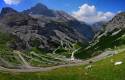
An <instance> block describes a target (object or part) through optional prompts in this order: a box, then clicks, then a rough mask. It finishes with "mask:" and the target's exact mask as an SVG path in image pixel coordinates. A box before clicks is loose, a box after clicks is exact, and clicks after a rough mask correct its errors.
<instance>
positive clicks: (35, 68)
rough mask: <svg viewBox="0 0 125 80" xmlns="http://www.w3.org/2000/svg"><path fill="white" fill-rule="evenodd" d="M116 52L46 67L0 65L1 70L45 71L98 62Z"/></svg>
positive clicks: (107, 52)
mask: <svg viewBox="0 0 125 80" xmlns="http://www.w3.org/2000/svg"><path fill="white" fill-rule="evenodd" d="M114 54H116V51H106V52H103V53H102V54H100V55H98V56H95V57H93V58H91V59H88V60H85V61H81V62H79V63H73V64H65V65H58V66H52V67H46V68H41V67H34V68H33V67H32V68H30V69H8V68H4V67H0V70H1V71H10V72H43V71H50V70H54V69H57V68H61V67H70V66H79V65H86V64H89V63H90V61H92V62H96V61H99V60H102V59H104V58H106V57H110V56H113V55H114Z"/></svg>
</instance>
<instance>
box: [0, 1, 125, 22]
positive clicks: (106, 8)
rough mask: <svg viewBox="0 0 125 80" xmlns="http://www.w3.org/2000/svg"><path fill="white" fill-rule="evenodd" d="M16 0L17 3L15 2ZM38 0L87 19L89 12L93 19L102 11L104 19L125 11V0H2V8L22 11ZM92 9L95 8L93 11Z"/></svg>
mask: <svg viewBox="0 0 125 80" xmlns="http://www.w3.org/2000/svg"><path fill="white" fill-rule="evenodd" d="M5 1H6V3H5ZM14 1H15V2H16V3H14ZM7 2H8V3H7ZM9 2H10V3H9ZM11 2H12V3H11ZM38 2H40V3H43V4H45V5H46V6H48V7H49V8H51V9H55V10H63V11H65V12H67V13H69V14H71V15H74V16H75V17H76V18H78V19H79V20H82V19H86V17H85V15H88V14H87V13H89V15H90V16H92V19H93V18H95V17H96V18H97V17H98V16H100V12H101V15H103V16H101V18H103V19H104V17H105V16H104V15H106V18H107V19H108V18H109V17H107V14H108V16H109V15H110V16H113V14H116V13H117V12H119V11H125V0H0V10H1V9H2V8H3V7H12V8H14V9H16V10H18V11H22V10H25V9H28V8H30V7H31V6H34V5H35V4H36V3H38ZM79 7H80V8H79ZM86 9H89V10H86ZM91 10H93V12H92V11H91ZM85 11H86V12H85ZM87 11H88V12H87ZM107 12H108V13H107ZM109 12H110V13H109ZM102 13H103V14H102ZM93 14H94V16H93ZM80 17H82V18H80ZM106 18H105V20H106ZM89 19H90V17H89ZM99 19H100V17H99ZM86 20H88V19H86ZM90 22H91V21H90Z"/></svg>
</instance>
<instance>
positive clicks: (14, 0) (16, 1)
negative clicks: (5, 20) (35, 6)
mask: <svg viewBox="0 0 125 80" xmlns="http://www.w3.org/2000/svg"><path fill="white" fill-rule="evenodd" d="M21 1H22V0H4V2H5V3H6V4H9V5H14V4H19V3H20V2H21Z"/></svg>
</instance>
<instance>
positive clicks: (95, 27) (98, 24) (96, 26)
mask: <svg viewBox="0 0 125 80" xmlns="http://www.w3.org/2000/svg"><path fill="white" fill-rule="evenodd" d="M106 23H107V22H105V21H101V22H96V23H94V24H92V29H93V31H94V33H95V34H96V33H98V32H99V31H100V30H101V29H102V28H103V27H104V24H106Z"/></svg>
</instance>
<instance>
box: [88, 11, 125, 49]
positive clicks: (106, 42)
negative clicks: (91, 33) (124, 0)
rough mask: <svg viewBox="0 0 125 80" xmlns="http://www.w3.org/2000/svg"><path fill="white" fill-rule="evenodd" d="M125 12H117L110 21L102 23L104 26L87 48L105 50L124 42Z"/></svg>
mask: <svg viewBox="0 0 125 80" xmlns="http://www.w3.org/2000/svg"><path fill="white" fill-rule="evenodd" d="M124 35H125V12H122V13H119V14H117V15H116V16H115V17H114V18H113V19H112V20H111V21H109V22H108V23H106V24H105V25H104V28H103V29H102V30H101V31H100V32H99V33H98V35H96V38H95V41H94V42H92V44H91V45H90V47H89V49H91V50H92V49H93V51H96V50H105V49H106V48H114V47H116V46H121V45H124V44H125V40H124Z"/></svg>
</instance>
